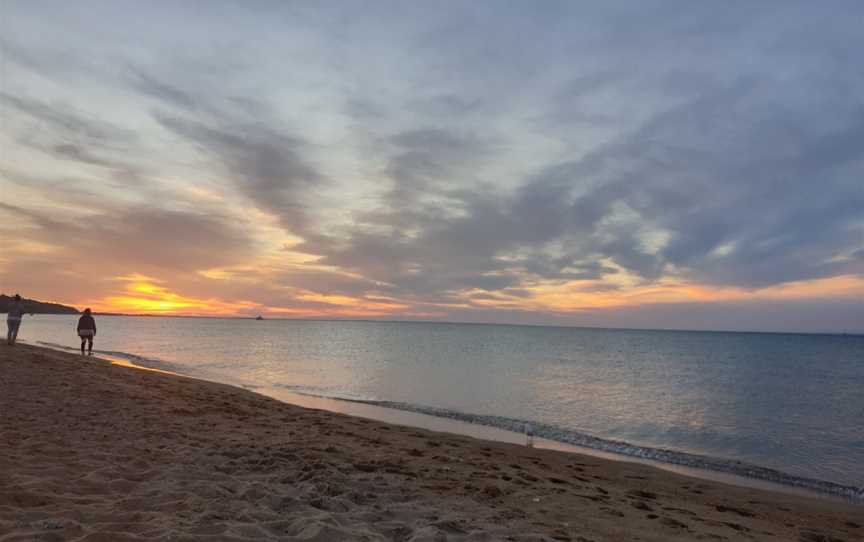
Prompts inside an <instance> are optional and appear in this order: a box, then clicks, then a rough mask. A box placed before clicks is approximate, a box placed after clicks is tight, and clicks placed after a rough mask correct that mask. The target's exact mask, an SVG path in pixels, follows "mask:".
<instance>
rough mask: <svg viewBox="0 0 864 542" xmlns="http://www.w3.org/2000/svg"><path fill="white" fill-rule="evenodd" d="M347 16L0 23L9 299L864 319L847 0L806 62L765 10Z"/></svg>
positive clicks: (847, 325)
mask: <svg viewBox="0 0 864 542" xmlns="http://www.w3.org/2000/svg"><path fill="white" fill-rule="evenodd" d="M344 9H345V13H342V11H341V10H340V9H336V8H335V7H334V6H332V5H330V6H327V5H320V6H316V7H314V8H313V7H309V9H297V10H293V9H291V8H289V7H288V6H282V7H273V10H274V13H272V14H270V15H267V14H264V13H261V12H259V11H258V10H254V9H249V8H248V7H245V6H242V5H239V4H238V5H234V6H230V7H225V13H223V14H222V15H217V14H215V13H199V10H194V9H191V8H190V6H189V5H187V4H184V3H178V4H176V5H174V4H172V5H171V6H158V7H157V6H150V5H147V4H141V5H136V6H134V8H133V7H130V6H126V7H125V8H121V7H119V6H113V5H112V4H107V5H106V6H104V9H103V10H102V12H100V16H99V17H93V16H89V15H88V14H87V10H86V9H75V8H74V7H73V6H72V5H58V6H57V7H56V9H54V10H50V13H48V14H46V13H45V12H44V11H40V10H38V9H36V8H35V7H31V6H30V5H29V4H27V3H25V2H21V3H15V4H14V5H9V6H6V8H5V12H6V13H5V15H6V16H7V17H8V18H9V20H11V21H13V22H14V24H10V25H7V26H9V27H10V29H9V32H8V33H5V34H4V36H3V37H2V38H0V54H2V58H3V68H4V76H3V79H2V88H0V109H2V111H0V112H2V118H3V130H2V133H0V147H2V149H3V152H2V153H0V196H2V197H0V290H2V293H7V294H10V293H16V292H20V293H21V294H22V295H25V296H26V297H29V298H34V299H43V300H48V299H51V300H58V301H59V302H61V303H66V304H71V305H74V306H75V307H78V308H83V307H91V308H93V309H94V310H96V311H99V312H111V313H124V314H160V315H203V316H242V317H253V316H256V315H259V314H261V315H266V316H269V317H285V318H363V319H365V318H374V319H408V320H410V319H421V320H427V319H428V320H447V321H466V322H502V323H529V324H553V325H584V326H595V325H596V326H623V327H632V326H647V327H663V328H669V327H675V328H679V327H688V328H689V327H694V326H695V327H700V328H705V327H707V328H712V329H721V328H722V329H729V328H736V329H737V328H738V326H744V327H748V326H749V327H753V328H756V329H765V330H793V331H794V330H798V331H844V332H845V331H847V330H864V328H862V326H864V308H862V307H864V212H862V209H864V190H862V188H861V179H862V178H864V154H862V152H861V146H860V134H861V126H862V121H861V115H860V111H861V108H862V103H861V100H860V96H862V95H864V84H862V82H861V80H860V77H858V76H857V75H855V74H856V73H857V72H856V71H855V70H852V69H850V66H851V65H849V64H848V62H847V61H845V60H843V59H844V58H846V57H843V56H842V55H839V56H838V54H836V51H837V50H843V51H848V50H857V47H856V46H855V45H864V43H861V37H860V28H858V26H856V25H853V24H852V22H851V21H853V20H854V18H846V17H844V16H843V15H842V13H840V11H842V10H839V9H838V10H837V13H832V15H831V17H832V20H831V25H830V26H831V28H832V31H831V33H830V37H829V36H828V35H825V36H822V35H819V36H810V35H808V36H807V37H806V40H804V42H806V43H808V47H807V48H806V50H805V49H802V48H800V47H796V46H793V45H792V44H795V43H798V42H799V40H797V39H793V38H790V36H796V35H797V34H796V33H797V32H799V31H800V28H798V27H797V26H795V25H793V24H792V23H790V22H789V21H787V20H786V19H783V20H778V19H777V18H775V17H771V16H770V14H769V13H767V12H766V13H762V12H761V11H759V10H755V11H754V12H752V13H751V12H750V11H747V10H743V11H741V10H737V9H732V8H730V10H729V12H728V13H726V14H725V15H724V17H728V20H727V19H724V21H723V22H722V23H717V21H715V19H714V17H717V16H718V15H717V14H716V13H713V11H712V10H708V9H706V8H704V7H699V6H696V5H693V6H688V7H687V8H686V9H685V8H683V7H682V8H681V12H680V13H675V14H674V16H672V15H671V14H666V15H664V16H663V17H660V16H659V15H657V14H655V13H654V12H653V11H652V10H650V9H648V8H647V7H640V6H638V5H633V6H630V7H628V8H626V9H625V8H621V10H620V13H619V12H617V11H616V10H611V9H610V10H607V9H606V8H601V7H598V6H595V7H592V8H590V9H589V8H587V7H583V8H581V9H580V8H577V6H573V5H570V6H568V5H566V4H565V5H560V6H559V5H557V4H556V7H555V8H554V9H553V8H552V7H551V6H548V12H547V11H544V10H534V11H532V10H527V8H524V7H519V6H518V5H514V6H506V7H505V6H499V5H496V4H494V3H493V4H491V5H487V4H485V3H482V2H481V3H478V4H476V5H475V4H473V3H472V4H470V5H468V4H466V5H461V6H452V10H445V9H435V8H433V7H431V6H426V7H423V6H422V4H413V5H411V6H408V5H406V6H404V9H401V10H393V12H392V13H391V12H388V11H387V10H384V11H382V12H381V13H379V14H377V15H375V14H372V13H367V11H366V10H364V9H359V8H356V7H352V8H349V7H345V8H344ZM790 9H791V8H790ZM810 9H811V8H810V7H808V6H806V5H803V4H802V5H800V6H797V7H796V8H795V9H794V10H793V11H796V10H797V11H800V12H801V13H800V17H801V20H810V15H809V10H810ZM812 9H815V8H812ZM124 10H125V11H124ZM283 10H284V13H283ZM558 11H560V13H558ZM797 11H796V12H797ZM130 12H132V13H130ZM276 12H278V13H276ZM553 12H554V14H553ZM586 12H587V13H586ZM589 15H590V17H589ZM823 15H824V13H823ZM826 16H827V15H826ZM130 17H132V18H134V19H135V20H138V21H140V22H141V24H140V25H139V26H136V29H135V30H134V31H133V32H131V34H129V35H128V36H126V35H123V36H121V35H119V34H117V33H116V32H114V31H113V30H112V28H113V26H112V24H110V22H111V21H118V20H128V19H129V18H130ZM164 20H174V21H187V20H195V21H196V24H195V25H190V26H189V27H181V26H165V25H163V24H161V23H159V21H164ZM235 20H236V21H242V24H239V23H237V24H235V23H234V22H232V23H231V24H228V23H227V21H235ZM277 20H278V21H280V22H279V24H276V22H275V21H277ZM346 20H351V21H354V24H352V25H350V31H348V30H347V29H346V27H343V25H344V24H345V23H344V22H339V21H346ZM592 20H593V21H595V23H596V22H603V21H606V22H609V21H615V24H614V25H612V24H611V23H610V25H607V24H605V23H603V24H589V23H588V22H587V21H592ZM790 20H791V19H790ZM675 21H678V22H680V23H681V24H677V23H676V22H675ZM382 25H383V26H382ZM462 25H464V26H462ZM616 25H623V26H624V27H626V31H621V32H612V31H609V30H608V28H613V27H615V28H617V27H618V26H616ZM715 25H718V26H717V33H716V34H713V33H710V32H708V33H702V32H696V33H691V32H687V31H686V30H684V29H686V28H713V27H714V26H715ZM382 28H399V29H400V31H399V32H397V33H393V32H388V31H382ZM454 28H456V29H459V30H458V31H455V30H453V29H454ZM537 28H544V29H548V31H547V30H544V31H543V32H542V35H543V36H545V37H544V39H538V40H532V41H531V43H530V45H526V46H522V45H519V40H514V39H512V36H514V35H522V34H523V33H524V34H526V35H533V34H532V33H534V32H536V29H537ZM709 35H710V36H715V37H714V38H711V39H709V38H707V37H705V36H709ZM81 36H87V39H86V40H82V39H81V38H80V37H81ZM640 36H641V38H640ZM712 39H716V41H711V40H712ZM643 40H648V41H647V42H650V43H652V48H651V50H650V51H648V50H645V49H644V48H643V46H642V44H643V43H646V41H643ZM226 44H230V47H227V49H226V48H225V47H226ZM838 44H839V45H838ZM838 48H839V49H838ZM178 51H182V55H181V56H182V58H179V59H178V58H175V57H176V55H177V52H178ZM492 51H494V52H495V53H494V54H492V53H491V52H492ZM740 58H747V59H748V60H747V62H746V63H743V64H742V63H740V62H737V61H735V62H733V61H732V60H730V59H740ZM118 277H119V278H118Z"/></svg>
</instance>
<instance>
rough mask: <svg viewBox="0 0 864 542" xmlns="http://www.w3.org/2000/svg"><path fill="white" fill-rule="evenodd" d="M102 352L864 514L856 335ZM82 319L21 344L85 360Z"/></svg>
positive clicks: (139, 344)
mask: <svg viewBox="0 0 864 542" xmlns="http://www.w3.org/2000/svg"><path fill="white" fill-rule="evenodd" d="M96 320H97V325H98V328H99V331H98V334H97V336H96V348H95V352H96V353H97V354H99V355H103V356H112V357H114V358H120V359H123V360H126V361H128V362H132V363H134V364H136V365H139V366H143V367H149V368H154V369H160V370H166V371H172V372H176V373H180V374H183V375H188V376H191V377H195V378H200V379H205V380H211V381H216V382H221V383H227V384H232V385H236V386H242V387H245V388H249V389H252V390H254V391H256V392H259V393H264V394H268V395H272V396H275V397H278V398H282V399H285V398H286V397H288V398H289V399H288V400H290V397H291V396H296V397H319V398H326V399H328V400H330V401H331V403H333V404H336V403H339V404H345V405H369V406H370V407H371V406H374V407H379V408H384V409H387V410H388V411H394V412H395V411H401V412H405V413H416V414H422V415H425V416H432V417H434V418H441V419H446V420H453V421H458V422H461V423H463V424H470V425H472V426H476V427H492V428H497V429H501V430H506V431H509V432H514V433H516V434H519V433H525V432H526V431H527V432H530V433H533V435H534V436H535V437H536V438H538V439H544V440H547V441H552V442H557V443H562V444H568V445H575V446H578V447H581V448H587V449H591V450H597V451H599V452H603V453H607V454H610V453H611V454H615V455H617V456H621V457H630V458H640V459H645V460H650V461H653V462H659V463H662V464H669V465H680V466H685V467H688V468H693V469H699V470H704V471H706V472H709V471H710V472H718V473H726V474H730V475H735V476H742V477H746V478H751V479H758V480H765V481H768V482H771V483H777V484H782V485H785V486H789V487H796V488H804V489H806V490H810V491H816V492H820V493H824V494H830V495H835V496H841V497H848V498H852V499H855V500H864V490H862V488H864V336H862V335H818V334H783V333H739V332H712V331H654V330H630V329H590V328H572V327H542V326H519V325H486V324H461V323H428V322H380V321H315V320H267V319H265V320H260V321H259V320H253V319H219V318H178V317H130V316H97V317H96ZM76 322H77V316H74V315H73V316H69V315H36V316H28V317H25V319H24V321H23V323H22V326H21V332H20V336H19V338H20V339H22V340H23V341H25V342H28V343H31V344H38V345H43V346H49V347H52V348H58V349H67V350H72V351H77V349H78V345H79V341H78V338H77V336H76V334H75V325H76Z"/></svg>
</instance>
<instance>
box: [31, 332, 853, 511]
mask: <svg viewBox="0 0 864 542" xmlns="http://www.w3.org/2000/svg"><path fill="white" fill-rule="evenodd" d="M27 344H32V343H27ZM32 346H34V347H36V348H47V349H49V350H54V351H58V352H67V353H72V354H73V355H77V352H76V351H75V349H74V348H71V347H66V346H63V345H59V344H53V343H40V344H36V345H32ZM99 355H100V357H101V359H105V360H108V361H110V362H111V363H113V364H116V365H119V366H123V367H129V368H135V369H140V370H148V371H156V372H161V373H165V374H171V375H175V376H179V377H184V378H190V379H195V380H200V381H203V382H213V383H218V384H224V385H229V386H233V387H237V388H240V389H244V390H250V391H253V392H255V393H258V394H262V395H265V396H267V397H270V398H273V399H276V400H278V401H282V402H286V403H288V404H291V405H295V406H302V407H306V408H318V409H321V410H326V411H329V412H335V413H340V414H347V415H350V416H359V417H364V418H367V419H371V420H376V421H383V422H385V423H391V424H397V425H405V426H409V427H415V428H424V429H430V430H433V431H438V432H443V433H452V434H458V435H463V436H468V437H473V438H477V439H482V440H494V441H496V442H506V443H510V444H517V445H518V444H522V445H524V443H525V435H524V434H522V433H519V432H517V431H513V430H510V429H507V428H504V427H500V426H496V425H491V424H486V423H483V422H482V421H477V419H483V418H487V417H488V416H478V415H470V414H469V415H465V416H464V417H465V418H472V419H471V420H470V421H469V420H467V419H461V418H460V417H452V416H445V415H436V414H431V413H428V412H424V410H440V409H423V408H416V409H402V408H398V407H394V406H388V405H387V404H378V403H388V402H387V401H378V402H370V401H363V400H356V399H351V398H340V397H328V396H320V395H315V394H309V393H304V392H298V391H295V390H289V389H282V388H277V387H270V386H260V385H248V384H247V385H244V384H242V383H239V382H229V381H216V380H207V379H203V378H200V377H196V376H193V375H189V374H185V373H182V372H174V371H171V370H165V369H160V368H157V367H149V366H147V365H142V364H140V362H136V361H135V359H133V358H137V359H139V360H144V361H147V360H148V358H144V357H141V356H138V355H136V354H130V353H121V352H111V353H108V352H102V353H100V354H99ZM124 355H125V356H127V357H124ZM150 361H152V362H153V363H157V361H156V360H150ZM523 423H524V422H523ZM530 423H531V424H532V425H534V427H535V428H536V427H538V426H541V425H542V424H539V422H530ZM535 430H536V429H535ZM588 439H589V440H593V441H597V442H598V443H602V444H607V445H608V444H611V445H624V447H625V448H627V449H633V448H636V449H647V450H650V451H652V452H656V453H659V454H660V455H661V456H662V455H667V454H672V455H673V456H679V455H681V456H687V457H692V458H695V459H698V460H702V461H703V462H704V463H703V464H711V463H721V464H724V465H731V464H733V463H737V464H738V465H739V466H740V467H742V468H746V469H747V470H748V471H749V472H750V475H749V476H748V475H744V474H740V473H738V472H734V471H731V470H725V469H722V468H710V467H706V466H700V465H693V464H687V463H684V462H682V461H678V462H675V461H664V460H662V459H657V458H656V457H646V456H644V455H635V454H626V453H621V452H618V451H615V450H609V449H605V448H603V447H591V446H582V445H579V444H577V443H572V442H565V441H562V440H556V439H551V438H543V437H542V436H538V435H536V434H535V437H534V441H535V447H537V448H542V449H550V450H558V451H562V452H566V453H573V454H577V455H588V456H593V457H598V458H604V459H607V460H610V461H623V462H629V463H640V464H644V465H649V466H652V467H654V468H658V469H660V470H664V471H667V472H671V473H677V474H682V475H684V476H689V477H692V478H699V479H703V480H710V481H715V482H721V483H725V484H731V485H735V486H739V487H747V488H756V489H764V490H767V491H777V492H783V493H787V494H791V495H801V496H805V497H807V496H810V497H816V498H821V499H827V500H835V501H838V502H849V503H852V504H862V505H864V489H862V488H855V487H853V486H844V485H842V484H839V483H837V482H831V481H826V480H820V479H815V478H807V477H803V476H797V475H791V474H788V473H786V472H784V471H777V470H774V469H771V468H768V467H762V466H759V465H753V464H746V463H740V462H733V461H732V460H727V459H722V458H715V457H710V456H701V455H696V454H692V453H689V452H676V451H674V450H666V449H654V448H643V447H641V446H639V445H635V444H631V443H628V442H618V441H611V440H607V439H601V438H598V437H591V436H588ZM770 475H774V476H775V478H769V477H768V476H770ZM777 478H779V480H778V479H777ZM783 479H786V480H793V481H797V482H798V483H784V482H783V481H781V480H783ZM820 486H821V488H820ZM855 489H858V492H857V493H854V490H855Z"/></svg>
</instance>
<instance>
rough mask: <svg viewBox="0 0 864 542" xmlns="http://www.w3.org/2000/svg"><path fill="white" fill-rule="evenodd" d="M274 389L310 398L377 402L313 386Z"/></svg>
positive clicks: (344, 391) (349, 393)
mask: <svg viewBox="0 0 864 542" xmlns="http://www.w3.org/2000/svg"><path fill="white" fill-rule="evenodd" d="M273 387H274V388H279V389H282V390H286V391H290V392H292V393H297V394H299V395H308V396H310V397H321V398H324V399H339V400H340V401H350V402H353V403H367V404H371V405H374V404H377V403H379V402H381V401H378V400H377V399H375V398H374V397H368V396H364V395H360V394H357V393H353V392H350V391H347V390H343V389H333V388H318V387H314V386H300V385H295V384H274V385H273Z"/></svg>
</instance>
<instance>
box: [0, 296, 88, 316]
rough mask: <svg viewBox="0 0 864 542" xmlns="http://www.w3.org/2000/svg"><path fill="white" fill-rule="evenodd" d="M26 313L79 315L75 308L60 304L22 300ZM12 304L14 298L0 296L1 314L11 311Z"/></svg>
mask: <svg viewBox="0 0 864 542" xmlns="http://www.w3.org/2000/svg"><path fill="white" fill-rule="evenodd" d="M21 303H22V307H23V308H24V312H26V313H30V314H78V313H79V311H78V309H76V308H75V307H70V306H68V305H61V304H59V303H46V302H43V301H36V300H35V299H26V298H22V299H21ZM11 304H12V297H11V296H8V295H5V294H2V295H0V313H5V312H8V311H9V305H11Z"/></svg>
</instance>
